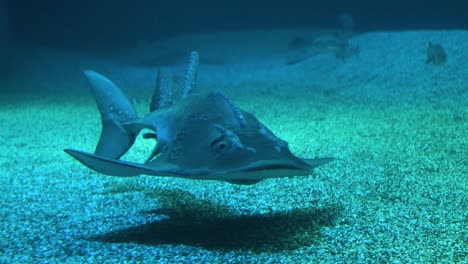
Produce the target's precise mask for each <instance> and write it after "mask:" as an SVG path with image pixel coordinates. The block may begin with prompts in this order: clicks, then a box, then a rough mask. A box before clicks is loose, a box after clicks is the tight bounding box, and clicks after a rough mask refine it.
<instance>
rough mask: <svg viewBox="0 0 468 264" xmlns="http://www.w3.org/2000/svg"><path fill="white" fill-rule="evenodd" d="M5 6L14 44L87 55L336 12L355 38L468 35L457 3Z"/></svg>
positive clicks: (206, 0)
mask: <svg viewBox="0 0 468 264" xmlns="http://www.w3.org/2000/svg"><path fill="white" fill-rule="evenodd" d="M2 1H3V3H4V4H3V8H4V9H5V8H6V10H7V11H6V12H4V13H5V14H6V15H7V16H8V31H9V38H10V40H11V41H13V42H15V41H16V42H17V41H20V42H27V43H33V44H40V45H43V46H48V47H57V48H66V49H73V50H85V51H88V52H102V51H106V50H107V51H108V50H111V49H114V50H119V49H123V48H127V47H131V46H134V45H135V44H136V43H137V41H139V40H157V39H164V38H167V37H170V36H173V35H177V34H183V33H197V32H211V31H237V30H246V29H257V28H287V27H336V26H337V16H338V15H339V14H341V13H349V14H351V15H352V16H353V17H354V19H355V21H356V30H358V31H390V30H417V29H468V1H462V0H452V1H430V0H427V1H411V0H394V1H375V0H355V1H351V0H341V1H339V0H326V1H313V0H309V1H306V0H302V1H300V0H290V1H265V0H261V1H253V0H237V1H219V0H200V1H169V0H166V1H151V0H134V1H121V0H120V1H119V0H117V1H116V0H101V1H96V0H80V1H64V0H44V1H33V0H9V1H7V0H0V3H2ZM0 15H1V14H0Z"/></svg>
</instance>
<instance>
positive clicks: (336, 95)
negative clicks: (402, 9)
mask: <svg viewBox="0 0 468 264" xmlns="http://www.w3.org/2000/svg"><path fill="white" fill-rule="evenodd" d="M236 34H238V35H239V36H238V35H236ZM250 34H251V33H248V34H247V33H246V35H248V36H251V35H250ZM265 34H267V33H265ZM268 34H271V32H269V33H268ZM294 34H299V33H298V32H296V31H294V32H292V33H290V34H289V35H294ZM289 35H288V34H286V33H285V32H283V31H282V32H281V33H278V36H279V37H278V40H277V41H276V42H274V41H271V43H286V39H288V38H289V37H290V36H289ZM223 36H224V37H225V39H226V42H227V43H232V42H233V39H236V40H238V41H241V40H242V33H235V34H234V33H232V34H228V33H225V34H224V35H223ZM190 37H191V38H193V39H195V40H194V44H193V46H196V48H197V49H202V50H203V48H204V49H206V50H207V51H206V52H207V53H208V52H209V50H210V47H209V46H208V47H206V46H203V45H202V44H203V43H205V42H208V43H212V42H211V41H207V40H206V39H208V40H209V39H210V38H212V36H202V37H194V36H190ZM218 37H219V36H218ZM235 37H236V38H235ZM187 38H189V37H187ZM259 38H261V37H259ZM181 39H182V40H183V39H184V38H181ZM248 39H251V38H248ZM428 40H432V41H435V42H438V43H441V44H442V45H443V46H444V47H445V48H446V50H447V54H448V61H447V63H446V65H444V66H441V67H438V66H435V65H427V64H425V63H424V60H425V51H426V44H427V41H428ZM171 41H173V42H174V43H178V42H177V41H180V39H179V40H177V39H176V40H168V43H172V42H171ZM350 41H351V42H352V43H353V44H355V45H359V47H360V54H359V56H356V57H352V58H349V59H347V60H346V61H344V62H343V61H341V60H338V59H336V58H335V57H334V56H332V55H331V54H319V55H317V56H314V57H312V58H310V59H307V60H305V61H304V62H302V63H300V64H298V65H293V66H288V65H285V64H284V61H283V55H284V53H282V48H281V47H283V46H284V45H283V46H281V45H279V44H278V47H272V48H271V52H270V53H267V52H265V51H263V52H264V53H261V52H260V53H259V52H257V53H255V52H252V54H253V55H252V54H250V53H248V52H246V51H249V50H255V49H249V47H244V46H241V45H234V44H233V45H234V46H236V47H243V48H244V49H245V50H241V48H239V50H237V52H238V53H239V54H244V57H243V58H244V60H242V58H238V57H239V56H234V55H232V56H231V57H230V59H231V60H229V58H228V59H226V60H227V61H226V62H223V63H221V64H220V65H218V64H210V65H201V67H200V72H199V76H200V77H199V78H200V79H199V83H200V87H201V89H207V90H211V89H221V90H223V91H225V93H226V94H228V95H229V96H230V97H231V98H232V99H233V101H234V102H236V104H237V105H238V106H239V107H241V108H242V109H244V110H246V111H249V112H252V113H254V114H255V115H256V116H257V117H258V118H259V119H260V120H261V121H262V122H263V123H264V124H265V125H267V126H268V127H269V128H270V129H271V130H272V131H273V132H274V133H275V134H276V135H277V136H279V137H280V138H282V139H285V140H286V141H288V142H289V145H290V148H291V149H292V151H293V152H294V153H295V154H297V155H298V156H301V157H316V156H317V157H324V156H333V157H336V158H337V160H335V161H334V162H332V163H330V164H327V165H325V166H322V167H319V168H317V169H316V171H315V173H314V174H312V175H310V176H307V177H292V178H281V179H267V180H264V181H262V182H260V183H258V184H255V185H250V186H240V185H233V184H229V183H224V182H217V181H194V180H184V179H176V178H165V177H151V176H139V177H133V178H117V177H111V176H104V175H99V174H97V173H95V172H93V171H91V170H89V169H88V168H86V167H84V166H82V165H81V164H79V163H78V162H77V161H75V160H73V159H72V158H70V157H69V156H67V155H66V154H65V153H64V152H63V149H64V148H69V147H72V148H76V149H82V150H86V151H92V150H93V148H94V146H95V144H96V142H97V139H98V136H99V131H100V118H99V114H98V111H97V108H96V106H95V104H94V102H93V99H92V97H91V95H90V93H89V91H88V90H87V87H86V82H84V81H83V80H82V78H83V77H82V76H80V73H79V71H78V70H76V68H80V67H86V68H88V67H89V68H93V67H94V68H97V69H98V70H100V69H102V71H106V70H105V69H106V66H108V70H107V72H104V73H107V74H109V75H110V76H112V77H113V76H117V77H116V83H117V84H118V85H119V86H121V87H122V90H124V92H126V93H127V94H131V96H130V97H131V100H132V101H134V102H135V106H136V108H137V111H138V112H139V113H140V115H143V114H144V113H145V112H146V111H147V110H146V109H147V108H148V104H149V99H148V98H150V96H151V91H150V89H147V90H145V89H144V87H146V85H147V86H148V87H150V86H151V84H152V81H153V79H152V78H153V77H152V76H153V74H154V71H153V69H147V68H145V69H141V68H139V67H137V66H128V65H130V64H123V63H122V62H120V61H119V62H117V63H116V62H113V63H106V62H102V61H101V60H99V61H96V60H95V59H90V58H85V59H83V57H80V56H78V55H69V54H67V55H64V54H63V53H60V54H57V53H54V51H48V52H49V54H48V56H46V55H43V56H44V58H45V57H47V58H54V59H49V61H48V62H42V64H44V65H47V66H49V67H46V68H44V67H43V65H42V66H37V65H36V66H35V65H28V67H25V68H23V69H22V71H24V72H20V73H18V74H16V75H15V76H14V78H13V80H10V82H8V84H7V85H9V86H10V88H11V89H10V90H15V91H16V92H15V93H10V94H4V95H2V98H1V104H0V124H1V131H0V143H1V144H0V148H1V153H2V155H0V164H1V165H0V190H1V199H0V214H1V218H2V221H1V223H0V262H1V263H32V262H60V263H90V262H96V263H124V262H127V263H132V262H135V263H138V262H145V263H316V262H318V263H467V262H468V249H467V241H468V229H467V226H468V222H467V221H468V220H467V212H468V210H467V208H468V189H467V183H468V158H467V157H468V133H467V132H466V131H468V68H467V65H468V46H467V45H468V44H466V43H468V33H467V32H466V31H451V32H442V31H434V32H394V33H385V32H381V33H379V32H376V33H366V34H360V35H357V36H355V37H353V38H352V39H351V40H350ZM181 42H183V43H187V42H186V41H181ZM378 43H381V45H379V44H378ZM383 43H385V45H384V44H383ZM250 44H251V45H252V46H255V45H254V44H252V43H250ZM166 46H167V45H166ZM173 46H176V45H175V44H174V45H171V47H173ZM247 46H248V45H247ZM217 52H219V53H221V54H222V52H221V51H220V50H219V49H218V50H217ZM34 54H36V53H34ZM51 54H54V55H53V56H52V55H51ZM201 54H202V55H201V56H202V57H201V59H203V52H201ZM259 54H260V55H259ZM31 56H40V55H37V54H36V55H31ZM210 56H219V54H214V55H213V54H210ZM256 56H258V57H256ZM134 57H136V56H134ZM234 57H236V58H237V60H238V61H235V60H234V59H232V58H234ZM122 60H123V59H122ZM35 61H37V60H35ZM39 61H41V60H39ZM42 61H44V60H42ZM67 61H71V62H72V63H70V64H66V62H67ZM49 64H50V65H49ZM57 65H66V66H64V67H59V66H57ZM88 65H89V66H88ZM122 65H123V66H122ZM75 67H76V68H75ZM256 68H258V69H259V70H258V71H252V69H256ZM75 70H76V71H75ZM57 71H58V73H57ZM119 73H127V74H126V75H125V76H124V77H122V75H121V74H119ZM24 76H29V78H23V77H24ZM118 76H121V77H120V78H119V77H118ZM134 83H139V85H141V86H142V87H143V88H142V89H140V90H138V91H136V90H133V91H130V90H131V87H132V84H134ZM32 86H35V87H37V88H33V87H32ZM23 88H25V89H24V91H23ZM20 90H21V93H20V92H18V91H20ZM151 147H152V146H150V145H148V142H147V141H145V140H143V139H139V140H137V142H136V144H135V146H134V147H133V148H132V150H131V151H130V152H129V153H128V154H126V156H125V157H124V159H127V160H133V161H143V160H144V159H145V158H146V155H148V153H149V151H151Z"/></svg>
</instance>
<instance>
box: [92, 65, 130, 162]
mask: <svg viewBox="0 0 468 264" xmlns="http://www.w3.org/2000/svg"><path fill="white" fill-rule="evenodd" d="M84 75H85V76H86V78H87V79H88V81H89V83H90V85H91V90H92V92H93V94H94V99H95V100H96V104H97V106H98V108H99V112H100V113H101V121H102V131H101V136H100V138H99V142H98V144H97V146H96V149H95V151H94V154H96V155H98V156H101V157H104V158H108V159H119V158H120V157H121V156H122V155H123V154H124V153H125V152H126V151H127V150H128V149H129V148H130V147H131V146H132V145H133V143H134V142H135V138H136V135H137V133H136V132H134V131H128V130H126V129H125V128H124V126H123V125H122V124H124V123H126V122H130V121H133V120H135V119H137V114H136V112H135V110H134V109H133V106H132V104H131V103H130V101H129V100H128V99H127V97H126V96H125V95H124V94H123V93H122V91H121V90H120V89H119V88H118V87H117V86H116V85H115V84H114V83H113V82H111V81H110V80H109V79H107V78H106V77H104V76H102V75H100V74H99V73H97V72H95V71H92V70H86V71H84Z"/></svg>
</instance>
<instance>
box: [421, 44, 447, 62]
mask: <svg viewBox="0 0 468 264" xmlns="http://www.w3.org/2000/svg"><path fill="white" fill-rule="evenodd" d="M446 61H447V53H446V52H445V49H444V48H443V47H442V45H440V44H432V42H429V43H428V44H427V59H426V64H429V63H430V64H434V65H438V66H442V65H444V64H445V62H446Z"/></svg>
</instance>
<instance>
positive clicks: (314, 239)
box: [88, 189, 343, 253]
mask: <svg viewBox="0 0 468 264" xmlns="http://www.w3.org/2000/svg"><path fill="white" fill-rule="evenodd" d="M156 193H159V195H161V194H163V196H161V197H164V198H163V199H162V204H163V205H168V206H169V208H168V209H158V210H151V211H145V212H141V213H143V214H157V215H166V216H168V219H164V220H161V221H156V222H151V223H147V224H143V225H139V226H133V227H129V228H125V229H120V230H116V231H112V232H108V233H104V234H100V235H96V236H94V237H90V238H88V239H89V240H93V241H99V242H104V243H137V244H144V245H155V246H157V245H187V246H195V247H201V248H204V249H208V250H221V251H230V250H246V251H253V252H259V253H260V252H278V251H285V250H294V249H298V248H301V247H307V246H310V245H312V244H317V243H319V241H320V238H321V234H320V229H321V228H322V227H324V226H332V225H334V223H335V222H336V219H337V218H338V217H339V216H340V215H341V213H342V211H343V208H342V207H341V205H329V206H326V207H320V208H301V209H291V210H288V211H281V212H271V213H267V214H253V215H235V214H234V213H233V212H232V210H231V209H230V208H229V207H227V206H223V205H219V204H216V203H213V202H210V201H206V200H201V199H197V198H196V197H195V196H193V195H192V194H190V193H188V192H184V191H180V190H175V191H174V190H170V191H169V190H163V189H161V190H157V191H156ZM156 195H157V194H156ZM177 199H179V200H177Z"/></svg>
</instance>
